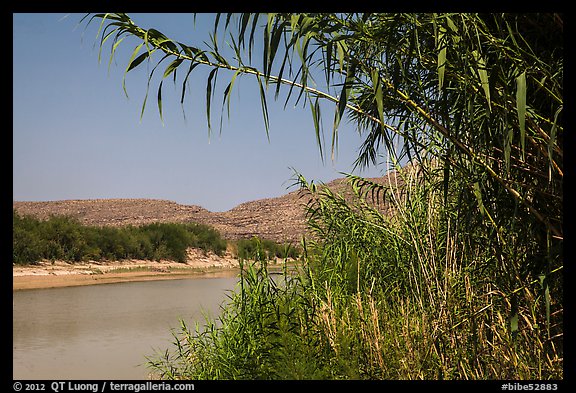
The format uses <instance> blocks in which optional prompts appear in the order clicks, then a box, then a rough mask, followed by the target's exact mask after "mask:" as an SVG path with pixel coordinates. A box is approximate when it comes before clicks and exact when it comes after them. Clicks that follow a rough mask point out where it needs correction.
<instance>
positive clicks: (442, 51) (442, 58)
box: [438, 26, 446, 90]
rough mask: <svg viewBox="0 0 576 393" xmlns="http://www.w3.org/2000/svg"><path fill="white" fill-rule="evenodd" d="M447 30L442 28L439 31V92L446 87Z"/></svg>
mask: <svg viewBox="0 0 576 393" xmlns="http://www.w3.org/2000/svg"><path fill="white" fill-rule="evenodd" d="M445 33H446V29H445V28H444V27H442V26H440V28H439V29H438V90H442V86H443V85H444V71H445V70H446V42H445V39H444V35H445Z"/></svg>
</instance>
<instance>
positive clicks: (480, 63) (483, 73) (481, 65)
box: [472, 50, 492, 110]
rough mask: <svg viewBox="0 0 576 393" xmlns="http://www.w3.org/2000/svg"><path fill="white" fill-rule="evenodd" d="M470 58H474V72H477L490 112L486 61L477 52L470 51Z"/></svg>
mask: <svg viewBox="0 0 576 393" xmlns="http://www.w3.org/2000/svg"><path fill="white" fill-rule="evenodd" d="M472 56H474V60H475V61H476V65H477V68H476V72H478V76H479V77H480V83H481V84H482V89H483V90H484V95H485V96H486V100H487V101H488V109H489V110H492V104H491V102H490V84H489V82H488V69H487V68H486V61H485V60H484V58H483V57H482V56H481V55H480V53H479V52H478V51H477V50H474V51H472Z"/></svg>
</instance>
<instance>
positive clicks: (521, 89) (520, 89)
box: [516, 71, 526, 159]
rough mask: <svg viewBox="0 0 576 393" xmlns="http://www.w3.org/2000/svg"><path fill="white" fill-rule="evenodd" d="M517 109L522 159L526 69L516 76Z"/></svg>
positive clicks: (524, 141)
mask: <svg viewBox="0 0 576 393" xmlns="http://www.w3.org/2000/svg"><path fill="white" fill-rule="evenodd" d="M516 110H517V111H518V123H519V125H520V144H521V146H522V159H524V152H525V148H526V125H525V122H526V71H524V72H523V73H521V74H520V75H519V76H518V77H517V78H516Z"/></svg>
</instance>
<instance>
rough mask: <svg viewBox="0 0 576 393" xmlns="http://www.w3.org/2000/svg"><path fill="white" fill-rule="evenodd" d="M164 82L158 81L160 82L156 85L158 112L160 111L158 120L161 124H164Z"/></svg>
mask: <svg viewBox="0 0 576 393" xmlns="http://www.w3.org/2000/svg"><path fill="white" fill-rule="evenodd" d="M163 83H164V81H163V80H162V81H160V84H159V85H158V113H160V121H161V122H162V125H164V118H163V117H162V84H163Z"/></svg>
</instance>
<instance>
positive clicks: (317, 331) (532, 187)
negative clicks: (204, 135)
mask: <svg viewBox="0 0 576 393" xmlns="http://www.w3.org/2000/svg"><path fill="white" fill-rule="evenodd" d="M98 18H100V19H101V20H102V24H101V26H100V27H101V29H100V30H99V31H98V35H101V37H99V38H100V41H99V42H100V48H101V49H102V47H103V46H105V45H110V46H111V48H112V50H111V52H110V53H111V54H110V56H111V58H110V62H112V59H113V58H114V56H115V54H116V53H118V51H117V48H118V45H120V43H125V42H128V40H125V38H126V37H127V36H130V37H131V38H133V39H136V40H137V41H138V42H139V43H138V45H137V46H136V47H135V49H134V50H133V51H132V52H131V56H130V59H129V61H128V63H127V66H126V68H125V76H126V74H128V73H135V72H138V71H139V70H142V69H144V68H146V69H147V70H148V71H147V72H148V73H149V78H148V79H147V80H148V85H147V86H148V88H150V86H152V85H153V84H154V83H157V84H158V93H157V95H156V96H157V97H158V109H159V112H160V115H161V116H162V99H161V93H162V86H163V82H164V79H165V78H167V77H170V79H173V80H174V83H175V84H177V83H182V95H181V97H182V101H183V100H184V99H185V97H186V95H185V94H184V93H185V90H186V87H187V82H188V76H189V75H190V73H191V72H192V71H193V70H194V69H195V68H205V69H208V70H209V71H210V72H209V73H206V75H207V80H206V82H207V83H206V86H207V89H206V93H207V94H206V114H207V120H208V127H209V129H210V124H211V122H210V112H211V102H212V96H213V93H214V91H216V90H217V89H216V88H215V85H216V80H217V77H218V76H219V75H222V74H226V73H230V75H231V76H230V82H229V83H228V85H227V87H226V88H225V89H224V90H223V100H222V111H223V112H224V107H227V104H228V105H229V103H230V97H231V92H232V90H233V86H234V82H235V80H236V78H237V77H238V76H248V77H253V78H254V81H255V82H257V83H258V86H259V91H260V94H261V100H260V104H261V108H262V114H263V119H264V125H265V128H266V132H268V131H269V116H268V109H267V108H268V105H267V103H266V100H267V97H268V96H267V94H266V91H267V89H266V88H270V87H272V88H274V89H275V95H274V97H275V98H279V97H280V93H281V92H284V93H286V94H285V95H286V98H285V102H286V103H288V101H289V100H290V98H294V97H296V98H295V101H296V103H301V102H303V103H304V104H307V105H308V106H309V108H310V112H311V114H312V120H313V128H312V127H311V129H313V130H314V132H315V135H316V139H317V141H318V146H319V150H320V154H321V156H322V157H323V156H324V150H325V147H324V145H323V142H322V141H323V139H324V138H323V135H324V134H323V124H325V123H328V124H330V126H331V128H332V129H331V135H332V141H331V142H332V143H331V148H332V153H334V152H335V150H336V148H337V142H338V127H339V124H340V123H341V119H342V118H343V117H344V116H345V115H348V118H349V119H350V120H352V121H353V122H354V123H355V124H356V125H357V127H358V132H359V134H360V135H361V136H362V137H363V138H364V140H363V142H362V144H361V146H360V149H359V154H358V158H357V161H356V164H357V165H358V166H360V167H363V166H369V165H378V163H379V162H381V161H384V162H385V163H386V164H387V165H389V167H391V168H392V169H396V170H399V169H400V166H401V165H400V163H403V164H405V163H407V162H408V163H410V166H409V167H408V168H409V169H407V170H405V171H404V172H403V173H402V174H401V175H399V176H400V179H398V181H397V182H392V181H391V182H390V184H388V185H384V186H382V185H378V184H373V183H371V182H369V181H367V180H365V179H362V178H358V177H354V176H349V181H350V183H351V185H352V187H353V189H354V191H355V193H356V196H357V198H356V199H355V200H352V201H350V202H347V201H346V200H344V199H343V198H341V197H340V196H338V195H334V194H332V193H330V192H329V191H327V190H318V189H316V188H315V187H314V186H312V185H309V184H308V183H307V182H306V181H305V179H304V178H303V177H301V176H298V183H299V184H300V186H301V187H302V188H303V189H304V190H305V191H307V192H308V193H309V195H310V196H311V200H310V203H309V204H308V205H307V206H306V211H307V217H308V225H309V228H310V229H311V230H312V231H313V233H314V239H316V241H314V242H312V241H310V240H306V239H305V240H304V241H303V254H304V257H303V260H302V263H301V265H300V266H299V270H298V271H299V273H298V274H295V275H293V274H292V273H290V274H288V272H286V273H285V275H284V278H283V280H279V279H278V277H274V278H272V277H271V276H270V274H269V272H268V270H267V266H266V263H265V261H260V263H259V264H257V265H250V266H247V267H246V268H245V269H243V271H242V279H241V282H240V288H239V290H238V291H237V292H236V293H235V294H233V295H232V296H231V299H230V301H229V302H228V304H227V305H226V306H224V310H223V312H222V315H221V316H220V317H219V319H218V320H217V321H213V320H207V321H206V324H205V326H196V327H195V328H194V329H192V328H189V327H188V326H187V325H186V323H185V322H182V326H181V330H180V331H179V332H177V333H175V343H174V344H175V345H174V348H173V351H166V352H164V353H162V354H159V355H157V356H156V357H154V358H151V359H150V360H149V361H150V363H149V364H150V366H151V367H152V368H153V369H154V370H155V371H156V372H157V373H158V374H159V376H160V377H162V378H167V379H179V378H187V379H309V378H313V379H319V378H320V379H348V378H350V379H355V378H366V379H372V378H382V379H508V380H510V379H562V378H563V376H564V375H563V358H564V357H563V310H564V308H563V250H562V247H563V228H562V223H563V16H562V15H561V14H538V13H530V14H474V13H466V14H460V13H455V14H444V13H443V14H399V13H394V14H377V13H354V14H268V15H254V14H240V15H234V14H228V15H220V14H219V15H218V16H217V17H216V20H215V23H214V31H213V32H212V34H211V36H210V38H211V41H210V42H208V43H205V44H201V45H204V46H203V48H204V49H202V48H200V47H196V46H191V45H187V44H183V43H181V42H176V41H173V40H171V39H170V38H168V37H166V36H165V35H163V34H162V33H161V32H159V31H158V30H156V29H143V28H141V27H139V26H138V25H137V23H135V22H134V21H133V20H132V19H131V18H130V17H129V16H128V15H126V14H96V15H93V16H92V17H91V18H89V19H87V20H88V23H90V22H91V21H93V20H96V19H98ZM217 37H225V39H226V42H225V43H223V42H219V41H217ZM222 48H226V49H222ZM256 48H261V51H262V53H260V54H259V55H254V56H252V54H253V51H255V50H256ZM246 50H247V51H248V55H246ZM140 51H142V53H140ZM158 55H160V56H159V57H157V56H158ZM144 60H146V63H148V64H147V67H139V66H140V65H141V64H142V63H144ZM164 60H169V61H167V62H165V63H164V64H165V68H164V73H163V74H162V73H160V75H161V78H157V79H154V78H153V73H154V71H155V70H156V69H157V68H158V66H159V65H160V63H161V62H164ZM170 60H171V61H170ZM155 61H156V62H157V64H156V65H155V66H154V67H152V66H151V65H150V64H149V63H150V62H155ZM260 61H261V64H258V63H257V62H260ZM180 67H184V69H186V68H188V71H187V72H186V71H183V72H180V73H178V74H177V72H176V71H177V70H178V69H179V68H180ZM162 75H163V76H162ZM178 76H179V78H178ZM322 77H324V80H323V81H318V80H317V79H320V78H322ZM265 87H266V88H265ZM282 87H287V89H285V90H283V89H282ZM294 92H297V93H298V94H293V93H294ZM149 96H153V95H148V94H146V96H145V97H146V98H147V97H149ZM146 98H145V99H144V105H143V109H144V106H145V104H146ZM325 103H329V104H332V106H333V107H334V108H335V111H334V117H333V121H332V120H329V121H322V120H323V116H322V114H321V110H322V109H325V108H326V106H324V105H323V104H325ZM321 104H322V105H321ZM416 173H417V175H416ZM366 198H370V199H374V200H375V201H376V202H377V204H379V205H380V206H384V205H386V204H387V206H389V207H390V212H389V213H390V214H383V213H381V212H380V211H378V210H375V209H374V208H371V207H370V205H369V204H368V203H366ZM256 255H262V253H261V252H256ZM262 262H264V263H262Z"/></svg>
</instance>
